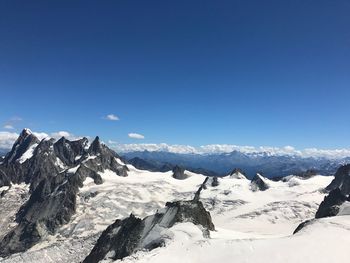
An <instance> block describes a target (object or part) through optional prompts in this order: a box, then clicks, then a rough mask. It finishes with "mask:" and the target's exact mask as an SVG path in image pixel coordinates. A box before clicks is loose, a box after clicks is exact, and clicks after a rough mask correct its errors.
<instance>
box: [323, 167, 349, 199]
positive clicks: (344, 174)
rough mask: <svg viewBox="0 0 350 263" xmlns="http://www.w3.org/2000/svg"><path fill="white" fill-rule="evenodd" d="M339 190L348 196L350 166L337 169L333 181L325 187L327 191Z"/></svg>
mask: <svg viewBox="0 0 350 263" xmlns="http://www.w3.org/2000/svg"><path fill="white" fill-rule="evenodd" d="M336 188H339V189H340V191H341V192H342V194H344V195H349V194H350V164H347V165H343V166H341V167H339V169H338V170H337V172H336V173H335V175H334V179H333V181H332V182H331V183H330V185H328V186H327V187H326V190H327V191H332V190H334V189H336Z"/></svg>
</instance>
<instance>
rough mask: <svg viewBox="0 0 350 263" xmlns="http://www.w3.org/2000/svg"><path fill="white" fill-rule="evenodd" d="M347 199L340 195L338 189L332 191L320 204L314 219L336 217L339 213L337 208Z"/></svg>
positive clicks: (347, 199)
mask: <svg viewBox="0 0 350 263" xmlns="http://www.w3.org/2000/svg"><path fill="white" fill-rule="evenodd" d="M345 201H349V198H348V197H346V196H345V195H343V194H342V192H341V190H340V189H339V188H336V189H334V190H332V191H331V192H330V193H329V194H328V195H327V196H326V197H325V198H324V200H323V201H322V203H321V204H320V206H319V208H318V210H317V212H316V215H315V218H322V217H330V216H336V215H337V214H338V213H339V207H340V205H342V204H343V203H344V202H345Z"/></svg>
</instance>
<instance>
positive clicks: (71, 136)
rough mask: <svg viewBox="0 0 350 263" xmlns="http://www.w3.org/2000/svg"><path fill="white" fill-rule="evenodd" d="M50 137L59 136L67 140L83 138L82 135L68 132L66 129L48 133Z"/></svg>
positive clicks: (55, 137)
mask: <svg viewBox="0 0 350 263" xmlns="http://www.w3.org/2000/svg"><path fill="white" fill-rule="evenodd" d="M50 137H52V138H54V139H56V140H57V139H60V138H61V137H64V138H66V139H68V140H73V141H74V140H78V139H81V138H83V136H76V135H74V134H72V133H70V132H67V131H58V132H53V133H50Z"/></svg>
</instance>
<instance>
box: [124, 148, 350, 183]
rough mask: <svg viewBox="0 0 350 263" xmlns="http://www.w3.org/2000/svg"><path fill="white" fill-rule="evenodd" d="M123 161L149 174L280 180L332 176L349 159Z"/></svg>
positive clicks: (150, 155) (245, 156) (135, 156)
mask: <svg viewBox="0 0 350 263" xmlns="http://www.w3.org/2000/svg"><path fill="white" fill-rule="evenodd" d="M123 158H124V159H125V160H127V161H128V162H130V163H131V164H133V165H134V166H136V167H138V168H142V169H147V170H151V171H156V170H159V171H166V170H169V167H172V166H174V165H180V166H182V167H185V168H186V169H188V170H192V171H195V172H200V171H202V172H203V173H205V174H212V175H220V176H223V175H227V174H229V173H230V172H231V171H232V170H233V169H234V168H240V169H242V170H243V171H244V172H245V173H246V175H247V177H249V178H252V177H254V176H255V174H256V173H257V172H259V173H261V174H264V176H266V177H270V178H272V177H281V176H287V175H291V174H298V173H302V172H305V171H307V170H315V171H316V172H318V173H320V174H323V175H332V174H334V173H335V171H336V170H337V168H338V167H339V166H340V165H343V164H346V163H349V162H350V158H342V159H334V160H331V159H328V158H325V157H319V158H316V157H307V158H305V157H301V156H296V155H271V154H268V153H259V154H249V153H242V152H239V151H233V152H231V153H225V154H180V153H170V152H162V151H135V152H128V153H124V154H123Z"/></svg>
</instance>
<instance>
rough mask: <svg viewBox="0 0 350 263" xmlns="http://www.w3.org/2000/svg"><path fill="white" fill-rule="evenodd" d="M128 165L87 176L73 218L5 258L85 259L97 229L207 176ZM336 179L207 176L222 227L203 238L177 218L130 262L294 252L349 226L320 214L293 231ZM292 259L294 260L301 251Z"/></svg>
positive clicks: (178, 194)
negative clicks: (260, 180)
mask: <svg viewBox="0 0 350 263" xmlns="http://www.w3.org/2000/svg"><path fill="white" fill-rule="evenodd" d="M128 168H129V170H130V172H129V176H128V177H120V176H117V175H116V174H114V173H113V172H111V171H108V170H107V171H105V172H104V173H102V174H101V176H102V179H103V181H104V183H103V184H101V185H95V184H94V182H93V181H92V180H91V179H87V180H86V181H85V182H84V187H83V188H81V189H80V193H79V195H78V197H77V204H78V206H77V212H76V214H75V215H74V216H73V218H72V220H71V222H70V223H69V224H67V225H65V226H63V227H62V228H61V229H60V230H59V231H58V233H57V234H56V235H55V236H47V238H46V239H45V240H44V241H43V242H41V243H39V244H38V245H36V246H34V247H33V248H31V249H30V250H29V251H27V252H25V253H22V254H17V255H13V256H11V257H9V258H7V259H5V260H3V261H2V262H7V263H9V262H39V263H40V262H45V263H46V262H67V259H69V262H72V263H74V262H80V261H81V260H83V259H84V258H85V257H86V256H87V254H88V253H89V252H90V250H91V249H92V247H93V245H94V242H95V241H96V239H97V238H98V236H99V234H100V233H101V232H102V231H103V230H104V229H105V228H106V227H107V226H108V225H110V224H111V223H113V222H114V221H115V219H117V218H124V217H126V216H128V215H130V213H133V214H135V215H136V216H139V217H145V216H147V215H150V214H153V213H154V212H155V211H156V210H157V209H159V208H162V207H163V206H164V205H165V203H166V202H167V201H174V200H184V199H191V198H193V196H194V193H195V191H196V190H197V189H198V187H199V186H200V184H201V183H202V182H203V181H204V179H205V177H204V176H202V175H199V174H194V173H191V172H187V171H186V174H188V175H190V177H189V178H187V179H185V180H176V179H174V178H173V177H172V172H166V173H156V172H148V171H141V170H138V169H136V168H134V167H133V166H131V165H128ZM332 179H333V177H324V176H315V177H312V178H310V179H307V180H303V179H300V178H297V177H289V179H288V181H286V182H273V181H270V180H268V179H265V180H266V183H267V184H268V185H269V187H270V188H269V189H267V190H266V191H255V192H253V191H252V190H251V184H250V181H249V180H247V179H245V178H244V177H236V178H235V177H230V176H227V177H224V178H220V179H219V185H218V186H217V187H212V186H210V181H209V184H208V187H207V189H205V190H203V191H202V194H201V200H202V202H203V203H204V205H205V207H206V208H207V209H208V210H209V211H210V213H211V215H212V219H213V223H214V224H215V227H216V229H217V231H215V232H212V233H211V239H205V238H203V235H202V232H201V231H200V230H199V229H198V227H197V226H195V225H193V224H191V223H182V224H178V225H175V226H174V227H173V228H172V229H171V231H172V232H173V233H174V236H173V239H172V240H170V241H169V244H168V246H167V247H165V248H158V249H156V250H153V251H151V252H147V253H146V252H139V253H138V254H137V255H135V256H130V257H129V258H127V259H125V262H165V261H167V262H179V260H180V258H181V260H180V261H181V262H213V260H215V261H216V262H218V261H220V260H221V261H223V262H229V261H231V259H234V258H235V257H238V259H237V260H235V262H266V261H264V260H263V259H264V258H263V257H262V255H263V254H265V259H266V256H268V257H269V255H272V254H271V253H275V254H276V260H277V259H281V258H282V256H286V255H287V254H288V255H289V254H291V255H294V254H297V253H296V251H294V250H298V249H299V248H298V247H300V249H302V248H301V247H302V246H303V244H302V243H307V244H306V245H305V246H306V248H307V247H308V246H309V245H308V244H312V243H314V242H312V241H311V240H313V238H314V239H315V240H317V239H318V238H320V237H319V235H330V233H333V232H334V233H337V235H338V234H340V233H343V232H346V233H348V232H347V231H348V230H346V228H347V227H348V225H347V221H346V220H343V221H341V222H338V223H339V224H344V228H343V227H337V226H335V224H332V223H331V221H329V222H328V221H327V220H324V222H323V221H320V223H319V224H321V225H320V226H317V224H316V225H315V228H317V229H321V230H322V231H321V232H322V233H318V232H320V231H316V230H315V231H311V230H310V233H309V232H308V231H306V230H308V229H309V228H306V230H305V231H302V232H301V233H300V234H298V235H296V236H293V237H291V236H290V235H291V233H292V232H293V231H294V229H295V228H296V227H297V225H298V224H299V223H300V222H302V221H304V220H306V219H310V218H313V217H314V214H315V212H316V210H317V208H318V205H319V203H320V202H321V201H322V200H323V198H324V193H323V192H322V191H321V190H322V189H323V188H324V187H326V186H327V185H328V184H329V183H330V182H331V180H332ZM321 226H327V227H321ZM328 226H329V227H328ZM310 227H311V226H310ZM324 229H326V230H324ZM324 231H326V232H324ZM348 235H349V233H348ZM308 236H310V238H311V239H310V242H309V241H308V240H309V238H308ZM349 236H350V235H349ZM344 238H345V237H344ZM346 240H347V239H346ZM294 246H295V247H296V248H294ZM310 246H311V245H310ZM291 248H293V249H292V250H291ZM306 248H305V249H304V248H303V250H305V251H306ZM322 248H323V247H322V244H319V243H317V244H315V245H314V247H313V248H312V249H315V250H317V249H322ZM279 249H280V250H281V251H278V250H279ZM310 249H311V248H310ZM277 253H279V254H277ZM315 253H316V252H315ZM229 259H230V260H229ZM269 259H270V258H269ZM290 259H291V260H292V259H294V260H297V257H296V256H295V257H294V258H293V257H292V256H291V257H290ZM259 260H260V261H259ZM123 262H124V261H123ZM274 262H288V261H278V260H277V261H274ZM289 262H300V261H289ZM305 262H312V261H305ZM318 262H320V261H318Z"/></svg>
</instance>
